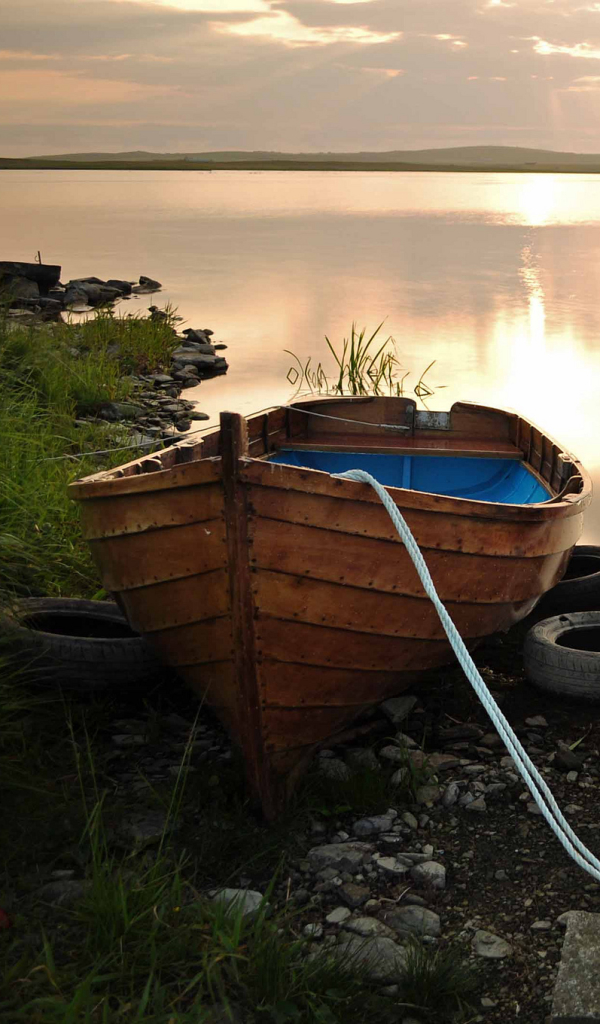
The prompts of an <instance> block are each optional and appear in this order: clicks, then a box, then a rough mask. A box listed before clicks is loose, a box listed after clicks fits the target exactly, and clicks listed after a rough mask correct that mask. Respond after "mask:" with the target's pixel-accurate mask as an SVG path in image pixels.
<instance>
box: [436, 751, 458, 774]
mask: <svg viewBox="0 0 600 1024" xmlns="http://www.w3.org/2000/svg"><path fill="white" fill-rule="evenodd" d="M428 764H429V767H430V768H431V770H432V771H434V772H446V771H449V770H450V768H458V766H459V765H460V757H455V756H454V755H453V754H431V755H430V757H429V758H428Z"/></svg>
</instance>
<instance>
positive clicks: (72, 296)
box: [63, 288, 89, 308]
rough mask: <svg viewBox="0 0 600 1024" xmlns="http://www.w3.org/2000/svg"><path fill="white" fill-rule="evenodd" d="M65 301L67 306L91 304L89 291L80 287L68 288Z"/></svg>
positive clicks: (85, 306) (82, 306)
mask: <svg viewBox="0 0 600 1024" xmlns="http://www.w3.org/2000/svg"><path fill="white" fill-rule="evenodd" d="M63 303H64V305H65V306H77V307H78V308H87V306H88V305H89V302H88V297H87V293H86V292H84V291H82V290H81V289H80V288H67V290H66V292H65V294H64V298H63Z"/></svg>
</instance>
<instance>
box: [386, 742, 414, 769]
mask: <svg viewBox="0 0 600 1024" xmlns="http://www.w3.org/2000/svg"><path fill="white" fill-rule="evenodd" d="M379 756H380V757H384V758H385V759H386V761H393V762H395V763H396V764H406V761H407V758H408V753H407V750H406V747H395V746H393V745H392V744H391V743H390V744H389V746H387V747H383V749H382V750H380V751H379Z"/></svg>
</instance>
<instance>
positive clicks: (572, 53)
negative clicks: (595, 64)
mask: <svg viewBox="0 0 600 1024" xmlns="http://www.w3.org/2000/svg"><path fill="white" fill-rule="evenodd" d="M534 38H535V37H534ZM534 50H535V52H536V53H539V54H541V55H542V56H548V55H549V54H557V53H559V54H564V55H566V56H568V57H583V58H584V59H587V60H600V46H592V45H591V44H590V43H574V44H572V45H570V46H568V45H565V44H558V45H557V44H556V43H548V42H547V41H546V40H545V39H538V40H537V42H536V44H535V46H534Z"/></svg>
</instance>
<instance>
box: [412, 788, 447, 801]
mask: <svg viewBox="0 0 600 1024" xmlns="http://www.w3.org/2000/svg"><path fill="white" fill-rule="evenodd" d="M440 796H441V789H440V787H439V786H419V787H418V788H417V791H416V793H415V800H416V802H417V803H418V804H425V805H430V804H436V803H437V802H438V800H439V799H440Z"/></svg>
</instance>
